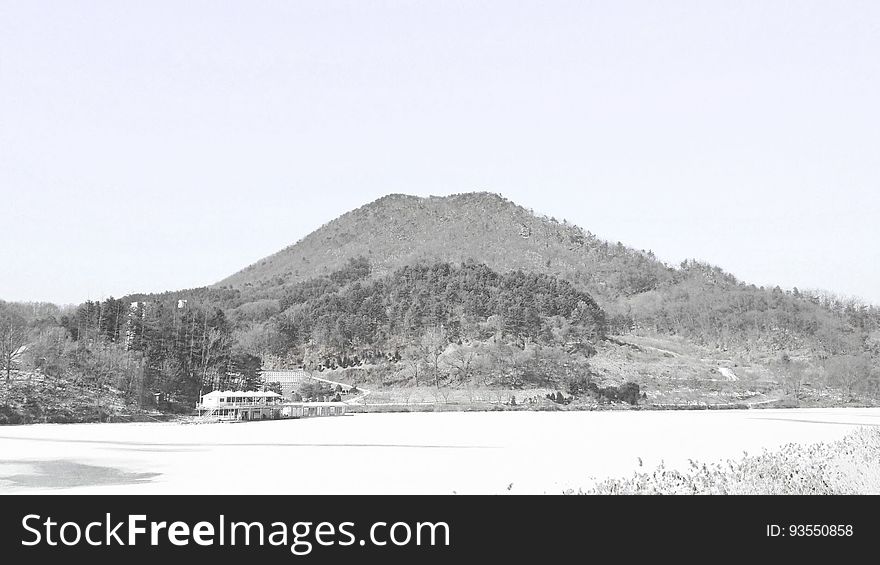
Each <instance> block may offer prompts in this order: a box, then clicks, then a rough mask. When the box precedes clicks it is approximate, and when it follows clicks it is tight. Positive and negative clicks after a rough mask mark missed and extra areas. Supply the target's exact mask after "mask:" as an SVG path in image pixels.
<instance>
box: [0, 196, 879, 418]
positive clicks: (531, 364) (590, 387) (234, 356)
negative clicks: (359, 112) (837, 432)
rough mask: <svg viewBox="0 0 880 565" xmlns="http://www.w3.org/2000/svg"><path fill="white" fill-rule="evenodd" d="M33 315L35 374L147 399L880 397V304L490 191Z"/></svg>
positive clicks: (438, 200)
mask: <svg viewBox="0 0 880 565" xmlns="http://www.w3.org/2000/svg"><path fill="white" fill-rule="evenodd" d="M0 306H2V304H0ZM13 306H14V308H12V309H13V310H16V311H17V312H19V316H18V317H15V316H11V317H10V319H13V318H15V319H18V318H21V317H22V316H24V317H25V318H26V317H27V316H31V315H30V314H28V312H30V311H31V310H33V313H34V314H33V316H31V319H28V322H27V323H28V328H27V329H28V332H29V335H30V336H31V337H30V339H31V340H32V341H31V344H30V346H29V349H28V351H27V355H25V357H26V359H24V361H23V362H22V363H23V368H24V369H26V370H34V371H40V372H42V373H45V374H47V375H54V376H57V377H58V378H69V379H73V381H74V382H81V383H88V384H89V385H88V386H94V387H97V386H102V385H103V384H105V383H107V382H110V383H112V385H113V386H114V387H116V388H117V389H118V390H121V391H124V392H125V394H127V395H130V396H136V397H138V398H139V399H141V402H143V401H144V399H147V400H148V401H149V400H150V399H152V398H153V395H155V394H156V393H159V394H161V395H162V397H163V398H166V399H168V400H169V402H172V401H179V402H180V406H191V403H192V401H193V399H195V398H197V397H198V394H199V392H200V391H202V390H205V389H212V390H213V389H216V388H218V387H220V388H223V387H227V388H239V387H246V388H247V387H253V386H256V385H254V382H256V381H257V380H258V377H257V372H258V369H259V368H260V367H261V366H262V368H264V369H273V368H274V369H280V368H296V367H304V368H306V369H308V370H313V371H329V372H331V373H332V374H333V375H334V376H333V379H334V380H338V381H342V382H348V383H352V384H357V385H360V384H368V386H367V387H366V388H369V389H371V390H374V391H380V390H381V391H385V392H383V393H382V394H387V395H389V396H386V397H382V396H381V395H380V394H379V393H378V392H377V393H376V395H375V396H372V397H371V398H372V399H374V400H375V401H377V402H380V403H381V402H387V403H389V404H395V403H398V404H399V403H400V402H403V403H404V404H406V403H407V402H408V400H407V398H408V396H407V395H408V394H409V393H410V392H412V391H413V390H414V389H419V390H421V391H422V392H419V394H422V393H424V388H425V387H426V386H428V387H430V390H432V391H435V392H436V394H439V395H441V396H444V395H446V394H448V391H450V390H457V391H458V393H459V396H460V397H461V396H462V395H464V396H466V397H468V399H469V400H468V401H467V402H471V403H473V402H474V398H476V397H475V396H474V395H479V394H483V395H492V394H495V393H496V392H497V391H499V390H508V391H522V390H531V391H533V392H532V393H531V397H530V398H531V400H530V401H531V402H535V399H536V398H537V396H536V393H535V391H542V392H541V393H539V394H540V395H543V394H544V393H547V394H549V395H550V396H553V397H554V398H556V399H557V401H558V400H564V399H563V398H562V397H561V396H558V395H557V393H558V392H559V391H566V393H567V394H569V395H571V396H572V397H577V396H581V397H584V395H587V396H592V397H594V398H599V399H602V398H604V399H612V400H620V399H622V398H625V399H627V400H626V401H627V402H641V401H646V402H649V403H653V404H661V405H667V404H673V405H681V404H682V403H690V402H701V403H706V402H711V403H721V404H727V405H738V404H739V403H740V402H750V403H758V404H764V403H766V402H772V401H774V400H779V399H780V398H782V397H783V396H787V397H791V396H793V397H794V398H803V397H804V393H803V390H805V387H807V385H808V388H809V390H810V391H812V392H811V393H810V394H812V396H811V397H810V398H811V399H812V400H815V401H816V402H817V403H819V404H822V405H828V404H835V405H836V404H841V403H845V402H847V401H848V400H849V399H851V398H856V397H857V395H861V397H862V398H877V397H880V371H878V360H880V310H878V309H877V308H876V307H873V306H869V305H865V304H861V303H859V302H856V301H852V300H841V299H839V298H837V297H835V296H833V295H831V294H823V293H815V292H814V293H806V292H801V291H799V290H798V289H792V290H790V291H788V290H782V289H780V288H778V287H776V288H763V287H756V286H754V285H750V284H748V283H745V282H742V281H740V280H738V279H737V278H736V277H734V276H733V275H731V274H730V273H726V272H724V271H722V270H721V269H719V268H717V267H713V266H712V265H708V264H705V263H701V262H696V261H685V262H683V263H682V264H681V265H678V266H675V267H673V266H669V265H666V264H664V263H662V262H661V261H658V260H657V259H656V258H655V257H654V256H653V255H652V254H651V253H650V252H644V251H637V250H634V249H630V248H627V247H625V246H624V245H623V244H621V243H614V244H612V243H609V242H606V241H603V240H601V239H600V238H598V237H597V236H595V235H593V234H592V233H590V232H588V231H586V230H584V229H582V228H580V227H578V226H573V225H570V224H568V223H566V222H561V223H560V222H559V221H557V220H555V219H553V218H547V217H545V216H541V215H538V214H535V213H533V212H531V211H530V210H527V209H525V208H523V207H521V206H518V205H517V204H515V203H513V202H510V201H509V200H506V199H504V198H502V197H501V196H498V195H495V194H487V193H473V194H457V195H452V196H447V197H428V198H420V197H415V196H406V195H390V196H386V197H384V198H380V199H379V200H376V201H375V202H372V203H369V204H367V205H365V206H362V207H360V208H358V209H356V210H353V211H351V212H348V213H346V214H343V215H342V216H340V217H339V218H337V219H336V220H333V221H332V222H329V223H328V224H326V225H324V226H322V227H321V228H320V229H318V230H316V231H314V232H313V233H311V234H309V235H308V236H306V237H304V238H303V239H302V240H301V241H299V242H297V243H295V244H294V245H291V246H290V247H287V248H286V249H283V250H281V251H279V252H278V253H276V254H274V255H272V256H270V257H267V258H265V259H263V260H261V261H259V262H257V263H255V264H254V265H251V266H249V267H247V268H245V269H243V270H242V271H240V272H238V273H236V274H234V275H232V276H230V277H228V278H227V279H224V280H223V281H220V282H219V283H217V284H216V285H214V286H212V287H205V288H197V289H188V290H179V291H170V292H165V293H160V294H135V295H129V296H126V297H123V298H122V299H120V300H113V299H108V300H106V301H104V302H101V303H97V302H87V303H85V304H82V305H80V306H79V307H77V308H76V309H75V311H58V312H49V311H46V312H43V313H42V314H40V315H37V314H36V312H37V309H36V308H34V309H31V308H22V307H20V306H21V305H13ZM7 309H9V308H7ZM2 310H3V308H0V315H2V314H3V312H2ZM25 315H27V316H25ZM19 325H20V324H19ZM640 387H641V389H640ZM389 391H390V392H389ZM480 391H482V392H480ZM640 391H641V392H640ZM829 391H836V392H833V394H832V392H829ZM642 393H644V394H647V395H648V396H640V394H642ZM431 394H434V392H432V393H431ZM554 395H556V396H554ZM829 395H831V396H829ZM833 395H837V396H833ZM383 398H384V400H383ZM444 398H445V396H444ZM640 399H641V400H640ZM435 400H436V399H435ZM812 400H811V401H812Z"/></svg>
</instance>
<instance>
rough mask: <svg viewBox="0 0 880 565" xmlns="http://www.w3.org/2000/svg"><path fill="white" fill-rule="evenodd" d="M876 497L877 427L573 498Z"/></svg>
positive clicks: (607, 485) (638, 478)
mask: <svg viewBox="0 0 880 565" xmlns="http://www.w3.org/2000/svg"><path fill="white" fill-rule="evenodd" d="M878 493H880V429H878V428H861V429H859V430H858V431H856V432H853V433H851V434H849V435H847V436H846V437H844V438H843V439H841V440H838V441H835V442H830V443H817V444H813V445H807V446H804V445H799V444H788V445H786V446H784V447H782V448H781V449H780V450H778V451H764V453H762V454H760V455H754V456H749V455H745V456H744V457H743V458H741V459H739V460H728V461H726V462H724V463H698V462H695V461H691V462H690V467H689V468H688V469H687V470H685V471H678V470H675V469H667V468H665V467H663V466H662V465H661V466H660V467H658V468H657V469H656V470H654V471H653V472H650V473H635V474H634V475H633V476H632V477H629V478H625V479H609V480H606V481H603V482H601V483H599V484H597V485H595V486H594V487H593V488H591V489H589V490H587V491H581V492H579V493H578V494H878ZM568 494H574V493H572V492H569V493H568Z"/></svg>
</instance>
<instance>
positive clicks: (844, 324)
mask: <svg viewBox="0 0 880 565" xmlns="http://www.w3.org/2000/svg"><path fill="white" fill-rule="evenodd" d="M358 259H362V260H363V261H365V262H366V263H368V265H369V274H368V277H369V278H372V279H374V280H375V279H378V278H381V277H384V276H387V275H389V274H391V273H393V272H394V271H396V270H398V269H400V268H403V267H406V266H410V265H414V264H426V265H430V264H435V263H450V264H453V265H456V264H462V263H465V262H468V261H473V262H476V263H480V264H484V265H486V266H487V267H488V268H490V269H492V270H494V271H497V272H499V273H508V272H512V271H517V270H521V271H524V272H530V273H541V274H545V275H549V276H554V277H558V278H559V279H561V280H565V281H567V282H569V283H571V284H572V285H574V286H575V287H576V288H577V289H579V290H581V291H584V292H586V293H588V294H589V295H590V296H591V297H592V298H593V299H595V301H596V303H597V304H598V305H599V306H600V307H601V308H602V309H603V311H604V314H605V315H606V318H607V321H608V326H607V329H608V331H609V333H612V334H615V333H616V334H625V333H632V332H642V333H644V332H651V333H654V334H661V335H671V336H677V337H684V338H686V339H688V340H689V341H691V342H693V343H694V344H695V345H698V346H701V347H702V346H706V347H710V348H713V349H718V350H720V351H731V352H736V353H738V354H740V355H742V356H743V357H744V358H746V359H747V360H748V361H751V360H753V359H754V358H755V357H761V356H766V357H774V356H779V355H781V354H782V353H783V352H788V353H789V354H792V355H794V356H795V357H807V356H813V357H817V356H818V357H821V358H825V357H828V356H831V355H840V354H852V353H863V352H864V351H865V350H866V349H868V350H871V351H873V349H874V348H876V344H877V342H878V327H880V313H878V310H877V308H874V307H871V306H867V305H864V304H860V303H858V302H855V301H851V300H849V301H847V300H841V299H839V298H837V297H835V296H833V295H830V294H821V293H812V294H808V293H801V292H800V291H798V290H797V289H793V290H792V291H783V290H782V289H779V288H778V287H776V288H773V289H765V288H758V287H755V286H754V285H750V284H747V283H744V282H742V281H739V280H738V279H737V278H736V277H735V276H733V275H731V274H729V273H726V272H724V271H722V270H721V269H720V268H718V267H714V266H712V265H708V264H705V263H700V262H696V261H686V262H683V263H682V264H681V265H679V266H677V267H672V266H669V265H666V264H664V263H662V262H661V261H659V260H657V259H656V258H655V257H654V256H653V254H652V253H651V252H650V251H648V252H645V251H638V250H635V249H631V248H628V247H626V246H624V245H623V244H621V243H619V242H618V243H610V242H608V241H604V240H602V239H600V238H599V237H597V236H596V235H594V234H592V233H590V232H589V231H587V230H585V229H583V228H581V227H578V226H575V225H571V224H569V223H567V222H559V221H557V220H556V219H555V218H548V217H546V216H542V215H539V214H536V213H534V212H532V211H530V210H527V209H525V208H523V207H522V206H519V205H517V204H515V203H513V202H511V201H510V200H507V199H505V198H503V197H502V196H500V195H497V194H491V193H485V192H478V193H466V194H454V195H451V196H445V197H437V196H431V197H417V196H408V195H402V194H392V195H389V196H385V197H383V198H380V199H378V200H376V201H374V202H371V203H369V204H366V205H364V206H361V207H360V208H357V209H355V210H352V211H350V212H348V213H346V214H343V215H342V216H340V217H339V218H337V219H335V220H333V221H331V222H329V223H327V224H325V225H324V226H322V227H321V228H319V229H318V230H316V231H314V232H312V233H311V234H309V235H307V236H306V237H304V238H303V239H302V240H300V241H299V242H297V243H295V244H294V245H291V246H289V247H287V248H285V249H283V250H281V251H279V252H278V253H276V254H274V255H271V256H269V257H266V258H265V259H263V260H261V261H258V262H257V263H255V264H253V265H250V266H249V267H247V268H245V269H243V270H242V271H239V272H238V273H236V274H234V275H232V276H230V277H228V278H226V279H224V280H222V281H220V282H219V283H217V284H216V285H215V286H214V287H213V288H214V289H215V291H217V292H232V293H234V294H235V296H236V297H237V300H236V306H239V305H242V306H243V307H244V309H245V310H248V311H254V310H262V311H278V310H279V309H280V310H282V311H283V310H284V309H285V308H286V307H287V304H286V303H284V297H285V295H287V294H288V293H289V292H290V291H291V288H294V287H295V286H296V285H298V284H302V283H304V282H306V281H310V280H316V279H319V278H326V277H327V276H329V275H330V274H331V273H334V272H338V271H340V270H344V269H346V268H348V267H347V266H348V265H349V264H350V262H352V261H355V260H358ZM255 305H259V307H257V306H255ZM248 317H249V318H250V319H251V320H254V321H257V319H256V318H254V317H253V316H248Z"/></svg>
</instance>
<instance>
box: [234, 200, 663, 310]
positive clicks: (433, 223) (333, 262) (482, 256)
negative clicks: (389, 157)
mask: <svg viewBox="0 0 880 565" xmlns="http://www.w3.org/2000/svg"><path fill="white" fill-rule="evenodd" d="M356 257H366V258H367V259H368V260H369V261H370V264H371V266H372V270H373V272H374V274H375V275H377V276H379V275H382V274H384V273H387V272H390V271H392V270H395V269H397V268H399V267H401V266H404V265H409V264H413V263H418V262H430V261H444V262H449V263H454V264H457V263H462V262H466V261H476V262H479V263H485V264H486V265H488V266H489V267H491V268H492V269H495V270H497V271H500V272H504V271H510V270H516V269H521V270H524V271H533V272H543V273H547V274H553V275H559V276H562V277H563V278H565V279H568V280H570V281H571V282H574V283H577V284H580V285H581V286H583V287H584V288H586V289H588V290H591V291H592V292H595V293H596V294H599V295H602V294H605V295H607V294H609V293H610V294H613V293H616V292H623V293H628V292H633V291H635V292H641V291H643V290H646V289H649V288H650V287H651V286H652V285H655V284H657V283H658V282H660V281H661V280H664V279H668V278H669V277H670V276H671V274H670V273H671V270H670V269H668V268H667V267H666V266H665V265H662V264H661V263H659V262H658V261H656V260H654V259H652V258H648V257H646V256H645V255H644V254H642V253H640V252H636V251H633V250H630V249H627V248H624V247H623V246H612V245H609V244H608V243H607V242H604V241H601V240H598V239H597V238H595V236H593V235H592V234H590V233H589V232H586V231H585V230H583V229H581V228H579V227H577V226H574V225H570V224H563V223H559V222H557V221H556V220H554V219H551V218H547V217H544V216H537V215H535V214H534V213H532V212H531V211H529V210H526V209H525V208H523V207H522V206H520V205H518V204H516V203H514V202H512V201H511V200H508V199H507V198H505V197H504V196H502V195H501V194H497V193H492V192H466V193H458V194H451V195H447V196H433V195H432V196H412V195H408V194H389V195H386V196H383V197H381V198H379V199H377V200H374V201H373V202H370V203H368V204H365V205H363V206H361V207H359V208H357V209H355V210H352V211H350V212H347V213H345V214H343V215H342V216H340V217H338V218H336V219H335V220H333V221H331V222H329V223H327V224H325V225H324V226H322V227H321V228H319V229H318V230H316V231H314V232H312V233H311V234H309V235H307V236H306V237H304V238H303V239H301V240H300V241H298V242H297V243H295V244H294V245H291V246H289V247H287V248H285V249H283V250H282V251H280V252H278V253H276V254H274V255H272V256H270V257H267V258H265V259H263V260H261V261H258V262H257V263H255V264H253V265H251V266H249V267H247V268H246V269H244V270H242V271H240V272H238V273H236V274H234V275H232V276H231V277H228V278H227V279H224V280H223V281H220V282H219V283H218V286H231V287H241V286H258V287H260V286H265V287H268V286H278V285H286V284H290V283H296V282H300V281H303V280H306V279H309V278H312V277H315V276H321V275H328V274H329V273H331V272H333V271H335V270H337V269H339V268H341V267H342V266H343V265H345V264H346V262H347V261H348V260H349V259H353V258H356ZM633 261H638V262H640V263H642V264H640V266H639V268H640V270H641V271H645V272H646V273H647V274H646V275H645V276H644V277H642V278H641V279H640V280H625V281H624V280H618V279H620V276H621V275H620V270H621V267H622V266H625V264H627V263H631V262H633Z"/></svg>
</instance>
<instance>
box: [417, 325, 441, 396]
mask: <svg viewBox="0 0 880 565" xmlns="http://www.w3.org/2000/svg"><path fill="white" fill-rule="evenodd" d="M446 343H447V342H446V332H445V331H443V328H429V329H428V331H426V332H425V335H423V336H422V341H421V342H420V346H421V351H422V355H423V359H424V360H425V362H426V364H427V366H428V368H429V369H430V371H431V374H432V376H433V378H434V386H436V387H437V388H440V378H441V371H440V356H441V355H443V351H444V350H445V349H446Z"/></svg>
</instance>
